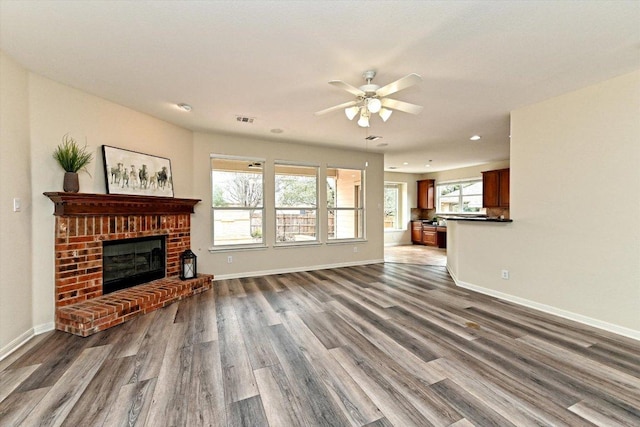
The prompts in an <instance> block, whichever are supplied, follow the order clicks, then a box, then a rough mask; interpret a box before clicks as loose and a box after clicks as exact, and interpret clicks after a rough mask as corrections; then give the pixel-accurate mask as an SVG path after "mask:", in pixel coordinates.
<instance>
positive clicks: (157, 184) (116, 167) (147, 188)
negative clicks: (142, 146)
mask: <svg viewBox="0 0 640 427" xmlns="http://www.w3.org/2000/svg"><path fill="white" fill-rule="evenodd" d="M102 160H103V164H104V181H105V186H106V190H107V194H130V195H138V196H159V197H174V194H173V173H172V171H171V160H169V159H167V158H165V157H159V156H154V155H151V154H144V153H138V152H137V151H131V150H127V149H124V148H117V147H112V146H109V145H103V146H102Z"/></svg>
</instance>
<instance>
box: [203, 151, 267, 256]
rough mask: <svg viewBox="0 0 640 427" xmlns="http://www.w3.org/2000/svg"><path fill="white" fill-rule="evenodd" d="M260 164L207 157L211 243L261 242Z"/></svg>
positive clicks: (245, 243) (256, 161)
mask: <svg viewBox="0 0 640 427" xmlns="http://www.w3.org/2000/svg"><path fill="white" fill-rule="evenodd" d="M263 163H264V161H263V160H260V159H229V158H224V157H213V156H212V157H211V188H212V207H213V246H227V245H255V244H261V243H263V242H264V240H263V237H262V231H263V228H262V216H263V191H264V190H263V181H264V180H263V176H262V165H263Z"/></svg>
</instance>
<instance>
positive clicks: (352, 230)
mask: <svg viewBox="0 0 640 427" xmlns="http://www.w3.org/2000/svg"><path fill="white" fill-rule="evenodd" d="M363 178H364V171H363V170H361V169H341V168H334V167H328V168H327V212H328V224H327V234H328V238H329V240H340V239H362V238H364V231H363V230H364V224H363V221H364V208H363V206H364V204H363V194H364V179H363Z"/></svg>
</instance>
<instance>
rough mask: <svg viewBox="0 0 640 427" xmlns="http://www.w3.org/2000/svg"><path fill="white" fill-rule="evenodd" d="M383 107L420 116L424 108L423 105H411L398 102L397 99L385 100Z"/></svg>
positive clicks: (383, 100)
mask: <svg viewBox="0 0 640 427" xmlns="http://www.w3.org/2000/svg"><path fill="white" fill-rule="evenodd" d="M382 106H383V107H385V108H390V109H392V110H398V111H404V112H405V113H409V114H418V113H420V112H421V111H422V109H423V108H424V107H423V106H421V105H416V104H409V103H408V102H404V101H398V100H397V99H391V98H383V99H382Z"/></svg>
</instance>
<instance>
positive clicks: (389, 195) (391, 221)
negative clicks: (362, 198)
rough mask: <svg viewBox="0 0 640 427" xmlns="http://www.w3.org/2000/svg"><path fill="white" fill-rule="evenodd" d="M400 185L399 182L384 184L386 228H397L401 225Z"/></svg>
mask: <svg viewBox="0 0 640 427" xmlns="http://www.w3.org/2000/svg"><path fill="white" fill-rule="evenodd" d="M399 202H400V197H399V187H398V185H397V184H385V186H384V228H389V229H397V228H400V227H399V218H398V215H399V212H400V209H399Z"/></svg>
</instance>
